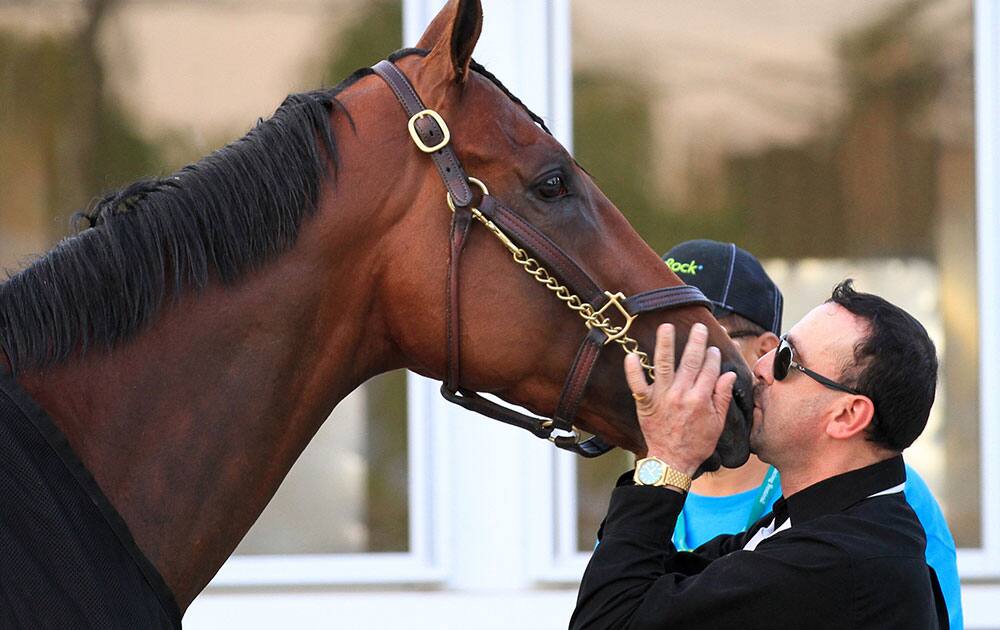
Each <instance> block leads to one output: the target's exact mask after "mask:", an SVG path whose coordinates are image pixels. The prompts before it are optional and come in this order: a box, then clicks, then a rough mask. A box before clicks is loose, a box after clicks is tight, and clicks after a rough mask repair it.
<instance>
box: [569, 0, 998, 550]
mask: <svg viewBox="0 0 1000 630" xmlns="http://www.w3.org/2000/svg"><path fill="white" fill-rule="evenodd" d="M617 6H618V8H617V9H616V10H615V11H612V12H609V11H607V7H606V3H603V2H600V1H598V0H580V1H578V2H575V3H574V4H573V29H574V30H573V37H574V41H573V50H574V105H575V118H574V124H575V135H574V145H575V148H576V156H577V158H578V160H579V161H580V162H581V163H582V164H583V165H584V166H585V167H586V168H587V169H588V170H589V171H590V172H591V173H593V174H594V176H595V177H596V179H597V181H598V183H599V185H600V186H601V187H602V188H603V189H604V190H605V191H606V192H607V193H608V195H609V197H611V199H612V200H613V201H615V202H616V203H617V204H618V206H619V207H620V208H621V209H622V211H623V212H625V214H626V216H628V217H629V218H630V220H632V222H633V224H634V225H635V226H636V227H637V229H639V231H640V232H641V233H642V234H643V236H644V237H645V238H646V239H647V240H648V241H649V242H650V243H652V244H653V247H654V248H655V249H657V250H659V251H660V252H663V251H666V250H667V249H669V248H670V247H671V246H673V245H674V244H676V243H678V242H680V241H683V240H687V239H691V238H714V239H718V240H725V241H734V242H736V243H738V244H739V245H741V246H743V247H745V248H746V249H748V250H750V251H751V252H753V253H755V254H756V255H757V256H758V257H759V258H761V259H762V260H763V261H765V264H766V266H767V267H768V269H769V271H771V272H772V274H773V277H774V278H775V280H776V281H777V282H778V284H779V285H780V286H781V287H782V290H783V292H784V294H785V297H786V306H785V318H784V321H785V327H786V328H788V327H790V326H791V325H792V324H794V322H795V321H796V320H797V319H799V318H800V317H801V316H802V315H803V314H804V313H805V312H807V311H808V310H809V308H811V307H812V306H814V305H816V304H818V303H819V302H821V301H823V300H824V299H825V298H826V297H828V296H829V291H830V289H831V288H832V286H833V285H834V284H835V283H836V282H838V281H840V280H842V279H843V278H845V277H854V278H856V279H857V286H858V288H859V289H860V290H863V291H871V292H875V293H879V294H881V295H884V296H885V297H887V298H888V299H890V300H892V301H894V302H896V303H898V304H900V305H902V306H903V307H905V308H907V309H909V310H910V311H911V312H912V313H913V314H914V315H915V316H917V317H918V318H919V319H920V320H921V321H922V322H923V323H924V324H925V325H926V326H927V328H928V330H929V331H930V332H931V335H932V336H933V338H934V340H935V343H936V344H937V347H938V353H939V356H940V359H941V383H940V387H939V391H938V398H937V403H936V405H935V409H934V413H933V416H932V418H931V422H930V424H929V426H928V428H927V429H926V431H925V432H924V434H923V435H922V436H921V438H920V439H919V440H918V442H917V444H916V445H914V447H913V448H912V449H910V450H908V451H907V460H908V462H909V463H911V465H913V466H914V467H915V468H917V469H918V470H919V471H920V472H921V474H922V476H924V478H925V479H926V480H927V482H928V484H929V485H930V487H931V489H932V490H933V491H934V493H935V494H936V496H937V497H938V499H939V501H940V502H941V504H942V507H943V508H944V510H945V514H946V516H947V518H948V521H949V523H950V525H951V527H952V531H953V533H954V535H955V538H956V541H957V542H958V544H959V545H960V546H966V547H975V546H978V545H979V544H980V540H981V538H980V531H979V521H980V497H979V490H980V483H979V474H980V472H979V449H978V440H979V412H978V405H979V391H978V373H979V356H978V332H977V331H978V317H977V313H978V301H977V293H976V225H975V198H974V134H973V131H974V130H973V91H972V6H971V2H970V1H969V0H939V1H936V2H912V1H904V0H847V1H845V2H836V3H830V2H824V1H822V0H803V1H801V2H796V3H788V2H779V1H777V0H768V1H762V2H754V3H745V2H738V1H736V0H728V1H723V2H714V3H692V2H684V1H682V0H669V1H657V2H651V1H640V0H634V1H631V2H621V3H619V5H617ZM609 147H614V149H615V150H612V151H609V150H608V148H609ZM624 466H627V462H624V465H623V462H618V463H615V464H608V463H601V462H593V463H592V462H584V461H581V462H580V463H579V469H580V471H581V472H580V489H579V491H580V496H579V504H580V505H581V509H580V516H579V532H580V534H579V536H580V537H579V547H580V549H589V548H591V546H592V544H593V536H594V532H595V531H596V527H597V525H598V524H599V519H600V518H601V517H602V516H603V514H604V509H605V508H606V505H607V494H608V491H609V486H610V485H611V483H612V482H613V480H614V478H615V477H616V475H617V474H618V473H619V472H620V471H621V470H622V469H623V468H624ZM602 467H603V468H605V469H610V470H606V471H600V472H599V471H598V469H599V468H602Z"/></svg>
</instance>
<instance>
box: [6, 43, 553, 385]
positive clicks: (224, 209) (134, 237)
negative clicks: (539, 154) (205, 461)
mask: <svg viewBox="0 0 1000 630" xmlns="http://www.w3.org/2000/svg"><path fill="white" fill-rule="evenodd" d="M427 53H428V51H426V50H421V49H415V48H404V49H402V50H399V51H397V52H395V53H393V54H392V55H390V56H389V60H390V61H393V62H395V61H396V60H398V59H400V58H402V57H405V56H407V55H411V54H418V55H421V56H424V55H426V54H427ZM472 67H473V69H474V70H475V71H477V72H478V73H480V74H482V75H483V76H484V77H486V78H487V79H488V80H490V81H491V82H492V83H493V84H494V85H496V86H497V87H498V88H500V90H501V91H502V92H503V93H504V94H506V95H507V96H508V97H509V98H510V99H511V100H512V101H514V102H515V103H516V104H517V105H519V106H520V107H522V108H523V109H524V110H525V111H526V112H528V115H529V116H531V118H532V120H534V121H535V122H536V123H537V124H539V125H540V126H541V127H542V128H543V129H545V131H546V132H548V128H546V127H545V124H544V122H543V121H542V120H541V118H539V117H538V116H537V115H535V114H534V113H532V112H531V111H530V110H528V108H527V107H526V106H525V105H524V104H523V103H522V102H521V101H520V100H519V99H518V98H517V97H515V96H514V95H513V94H511V93H510V91H509V90H507V88H506V87H504V86H503V84H502V83H500V81H499V80H498V79H497V78H496V77H495V76H493V75H492V74H491V73H489V72H488V71H487V70H486V69H485V68H484V67H483V66H481V65H479V64H477V63H475V62H473V65H472ZM369 74H372V70H371V68H361V69H359V70H357V71H355V72H354V73H353V74H351V75H350V76H349V77H347V78H346V79H345V80H343V81H342V82H341V83H339V84H338V85H337V86H336V87H333V88H329V89H322V90H315V91H311V92H304V93H300V94H293V95H290V96H288V97H287V98H286V99H285V101H284V102H283V103H282V104H281V106H280V107H278V109H277V111H275V113H274V114H273V115H272V116H271V117H270V118H269V119H266V120H265V119H260V120H258V122H257V124H256V125H255V126H254V128H253V129H251V130H250V131H249V132H248V133H247V134H246V135H245V136H243V137H242V138H240V139H239V140H236V141H234V142H232V143H230V144H229V145H227V146H225V147H223V148H221V149H219V150H217V151H215V152H213V153H211V154H209V155H208V156H206V157H204V158H202V159H201V160H199V161H197V162H195V163H193V164H189V165H187V166H185V167H183V168H181V169H180V170H179V171H177V172H176V173H174V174H172V175H170V176H168V177H161V178H150V179H143V180H139V181H137V182H135V183H132V184H130V185H128V186H126V187H124V188H122V189H120V190H117V191H114V192H111V193H109V194H107V195H105V196H104V197H103V198H101V199H100V200H98V201H96V203H94V204H93V205H92V206H91V207H90V208H89V209H88V210H87V211H85V212H81V213H77V214H76V215H75V219H77V221H78V222H80V223H83V224H84V228H83V229H82V230H81V231H79V232H78V233H77V234H75V235H73V236H70V237H68V238H66V239H64V240H62V241H61V242H60V243H59V244H57V245H56V246H55V248H53V249H52V250H50V251H49V252H48V253H47V254H45V255H43V256H41V257H40V258H39V259H37V260H36V261H34V262H33V263H32V264H31V265H29V266H28V267H27V268H25V269H24V270H23V271H20V272H18V273H16V274H12V275H11V274H8V278H7V280H6V281H4V282H2V283H0V350H3V351H6V354H7V358H8V359H9V361H10V364H11V369H12V370H13V371H14V372H15V373H16V372H17V371H19V370H23V369H30V368H37V369H41V368H44V367H46V366H49V365H53V364H56V363H59V362H62V361H65V360H66V359H68V358H69V357H70V356H71V355H72V354H74V353H79V354H81V355H82V354H84V353H86V352H87V351H88V350H90V349H93V348H99V349H105V350H111V349H113V348H115V347H117V346H119V345H121V344H123V343H124V342H126V341H128V340H130V339H132V338H134V337H135V336H136V335H137V334H139V333H140V332H141V331H142V330H143V329H145V328H146V327H148V326H149V325H150V324H152V323H153V321H155V319H156V317H157V315H158V314H159V313H160V312H161V311H162V310H163V308H164V306H165V305H166V304H169V303H172V302H173V301H175V300H177V299H178V298H179V297H181V296H182V295H184V294H185V293H187V292H190V291H192V290H194V291H197V290H201V289H203V288H205V287H206V286H207V285H208V284H209V283H210V282H212V281H217V282H221V283H222V284H223V285H233V284H235V283H237V282H239V281H240V280H241V279H242V278H244V277H245V276H246V275H247V274H249V273H251V272H253V271H254V270H257V269H260V268H261V267H263V266H264V265H266V264H267V263H268V262H270V261H271V260H273V259H274V258H275V257H277V256H278V255H279V254H281V253H282V252H285V251H287V250H288V249H290V248H291V247H292V246H293V245H294V244H295V241H296V239H297V237H298V233H299V228H300V227H301V225H302V222H303V219H304V218H305V217H307V216H310V215H312V214H313V213H314V212H315V211H316V208H317V204H318V201H319V195H320V192H321V189H322V184H323V181H324V177H325V176H326V175H327V172H328V165H329V166H332V170H333V176H334V178H336V172H337V168H338V164H339V155H338V153H337V144H336V142H335V138H334V136H333V133H332V130H331V127H330V116H331V114H332V113H333V112H334V110H336V111H339V112H341V113H342V114H343V115H345V116H347V117H348V120H349V122H350V124H351V126H352V128H353V126H354V122H353V120H351V118H350V114H349V113H348V112H347V110H346V109H345V108H344V107H343V105H341V103H340V102H339V101H338V100H337V98H336V97H337V95H338V94H339V93H340V92H341V91H343V90H344V89H346V88H348V87H349V86H351V85H352V84H354V83H355V82H357V81H358V80H359V79H360V78H362V77H364V76H367V75H369Z"/></svg>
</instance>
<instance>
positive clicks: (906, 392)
mask: <svg viewBox="0 0 1000 630" xmlns="http://www.w3.org/2000/svg"><path fill="white" fill-rule="evenodd" d="M827 302H828V303H830V302H832V303H834V304H837V305H839V306H841V307H843V308H845V309H847V310H848V311H850V312H851V313H853V314H854V315H856V316H858V317H860V318H861V319H863V320H864V321H865V322H866V323H867V324H868V335H867V336H866V337H865V338H864V339H862V340H860V341H858V343H857V344H856V345H855V347H854V357H853V360H852V361H850V362H849V363H848V365H845V366H844V368H843V370H841V377H840V378H841V382H842V383H844V384H845V385H847V386H849V387H853V388H854V389H856V390H857V391H859V392H861V393H862V394H864V395H865V396H867V397H869V398H871V400H872V402H873V403H874V404H875V416H874V417H873V419H872V422H871V425H870V426H869V428H868V431H867V433H868V435H867V439H868V440H869V441H871V442H874V443H876V444H878V445H879V446H882V447H884V448H886V449H889V450H891V451H895V452H899V451H902V450H903V449H905V448H906V447H908V446H910V445H911V444H913V441H914V440H916V439H917V436H919V435H920V433H921V432H922V431H923V430H924V427H925V426H926V425H927V418H928V416H929V415H930V411H931V406H932V405H933V404H934V392H935V389H936V388H937V376H938V360H937V353H936V352H935V349H934V342H933V341H931V338H930V336H929V335H928V334H927V330H926V329H925V328H924V327H923V325H922V324H921V323H920V322H918V321H917V320H916V319H915V318H914V317H913V316H912V315H910V314H909V313H907V312H906V311H904V310H903V309H901V308H899V307H898V306H896V305H894V304H891V303H889V302H888V301H887V300H885V299H883V298H880V297H879V296H877V295H872V294H870V293H859V292H858V291H855V290H854V286H853V280H850V279H848V280H844V281H843V282H841V283H840V284H838V285H837V286H836V287H834V289H833V294H832V295H831V296H830V299H829V300H827Z"/></svg>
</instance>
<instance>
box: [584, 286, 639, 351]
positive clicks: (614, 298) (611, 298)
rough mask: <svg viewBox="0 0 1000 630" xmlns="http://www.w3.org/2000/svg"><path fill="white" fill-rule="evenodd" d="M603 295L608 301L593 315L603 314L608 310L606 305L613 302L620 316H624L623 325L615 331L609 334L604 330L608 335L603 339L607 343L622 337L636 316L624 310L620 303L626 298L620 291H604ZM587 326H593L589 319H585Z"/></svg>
mask: <svg viewBox="0 0 1000 630" xmlns="http://www.w3.org/2000/svg"><path fill="white" fill-rule="evenodd" d="M604 295H606V296H608V303H607V304H605V305H604V306H602V307H601V308H600V310H598V311H597V312H595V313H594V317H595V318H596V317H598V316H601V315H604V311H606V310H608V307H609V306H611V305H612V304H613V305H614V306H615V308H617V309H618V312H619V313H621V315H622V317H624V318H625V325H624V326H622V327H621V328H619V329H618V331H617V332H615V333H610V334H609V333H608V331H607V330H604V334H606V335H608V338H607V339H605V340H604V345H608V344H609V343H611V342H612V341H616V340H618V339H621V338H622V337H624V336H625V334H626V333H627V332H628V329H629V328H630V327H631V326H632V322H633V321H635V318H636V317H638V316H637V315H629V312H628V311H626V310H625V307H624V306H623V305H622V302H624V301H625V300H626V299H627V298H626V297H625V295H624V294H623V293H622V292H621V291H619V292H617V293H611V291H605V292H604ZM587 328H593V325H592V324H591V323H590V321H589V320H588V321H587ZM602 330H603V329H602Z"/></svg>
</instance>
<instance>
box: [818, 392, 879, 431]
mask: <svg viewBox="0 0 1000 630" xmlns="http://www.w3.org/2000/svg"><path fill="white" fill-rule="evenodd" d="M837 405H838V406H837V407H835V408H834V411H833V418H832V419H831V420H830V422H828V423H827V425H826V434H827V435H829V436H830V437H832V438H834V439H836V440H846V439H850V438H852V437H854V436H855V435H857V434H859V433H861V432H863V431H864V430H865V429H867V428H868V426H869V425H870V424H871V423H872V418H874V417H875V404H874V403H872V401H871V399H870V398H868V397H867V396H850V397H845V399H844V400H843V402H841V401H839V400H838V401H837Z"/></svg>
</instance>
